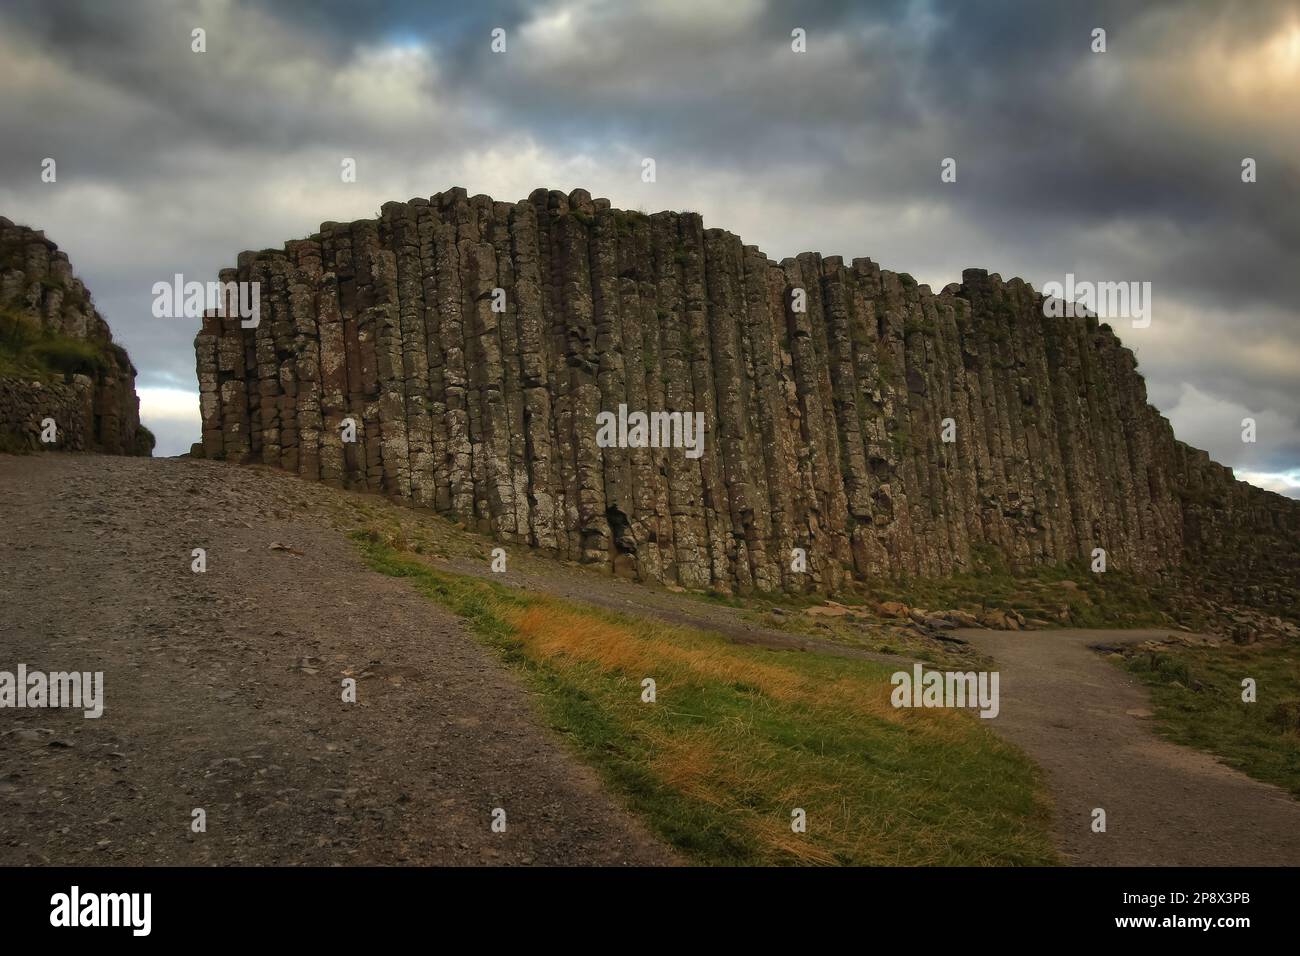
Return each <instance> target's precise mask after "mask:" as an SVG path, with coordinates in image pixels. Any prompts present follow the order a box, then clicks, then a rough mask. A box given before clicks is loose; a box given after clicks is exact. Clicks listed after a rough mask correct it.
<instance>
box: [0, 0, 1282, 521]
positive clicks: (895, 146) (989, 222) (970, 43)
mask: <svg viewBox="0 0 1300 956" xmlns="http://www.w3.org/2000/svg"><path fill="white" fill-rule="evenodd" d="M498 27H499V28H502V29H504V30H505V31H506V34H505V36H506V51H505V52H504V53H494V52H492V50H491V46H490V45H491V40H492V31H493V30H494V29H495V28H498ZM195 28H202V29H203V30H205V31H206V44H207V51H206V52H204V53H196V52H193V51H192V49H191V46H192V40H191V37H192V31H193V30H194V29H195ZM796 28H800V29H803V30H804V31H806V36H807V51H806V52H804V53H796V52H794V51H793V50H792V49H791V31H792V30H794V29H796ZM1096 28H1103V29H1104V30H1105V31H1106V36H1105V42H1106V51H1105V52H1104V53H1096V52H1093V50H1092V46H1093V43H1094V40H1093V30H1094V29H1096ZM0 130H3V146H2V147H0V213H2V214H4V215H7V216H9V218H11V219H13V220H15V221H18V222H23V223H25V224H28V225H31V226H34V227H37V228H43V229H45V230H46V233H47V235H48V236H50V237H51V238H52V239H54V240H55V241H56V242H58V243H59V245H60V246H61V247H62V248H64V249H66V250H67V251H68V253H69V255H70V256H71V258H72V262H73V266H74V268H75V269H76V270H77V273H78V274H79V275H80V276H81V277H82V278H83V279H84V280H85V281H86V283H87V285H88V286H89V287H90V289H91V291H92V292H93V294H94V296H95V300H96V303H97V305H98V307H99V309H100V311H101V312H102V313H103V314H104V315H105V317H106V318H107V319H108V321H109V323H110V325H111V326H112V328H113V330H114V334H115V336H116V337H117V339H118V340H120V341H121V342H123V343H124V344H125V345H126V347H127V349H128V350H129V351H130V353H131V356H132V358H133V360H134V361H135V363H136V366H137V367H138V368H139V370H140V380H139V388H140V393H141V397H142V406H143V412H144V418H145V421H146V423H147V424H148V425H149V426H150V427H151V428H153V430H154V431H155V432H156V433H157V434H158V436H159V449H158V452H159V453H160V454H176V453H179V452H181V451H184V450H187V449H188V447H189V444H190V442H192V441H194V440H197V438H198V410H197V394H196V385H195V379H194V358H193V350H192V340H193V335H194V324H195V323H193V322H189V321H185V320H174V319H155V318H153V317H152V315H151V309H150V305H151V301H152V294H151V289H152V286H153V284H154V283H155V282H157V281H159V280H166V279H169V278H170V277H171V276H172V275H173V274H174V273H176V272H180V273H183V274H184V275H185V276H186V278H194V279H199V280H202V281H207V280H208V279H213V278H215V277H216V273H217V270H218V269H219V268H221V267H223V266H228V265H233V264H234V262H235V256H236V254H237V253H238V252H239V251H240V250H243V249H257V248H264V247H267V246H273V245H275V246H279V245H282V244H283V242H284V241H285V240H287V239H290V238H295V237H301V236H304V235H307V234H309V233H310V232H312V231H314V230H315V229H316V228H317V226H318V225H319V223H321V222H322V221H325V220H335V219H336V220H347V219H353V218H361V217H365V216H371V215H375V214H376V213H377V211H378V209H379V206H380V205H381V204H382V203H383V202H385V201H387V200H390V199H408V198H410V197H412V196H418V195H422V196H428V195H430V194H432V193H434V192H438V191H440V190H442V189H445V188H447V187H449V186H453V185H460V186H464V187H466V188H467V189H468V190H469V191H470V193H471V194H472V193H476V192H484V193H488V194H489V195H492V196H493V197H495V198H497V199H505V200H516V199H520V198H523V197H525V196H526V195H527V194H528V193H529V192H530V191H531V190H533V189H534V188H536V187H538V186H545V187H548V188H555V189H564V190H568V189H572V188H574V187H577V186H581V187H584V188H586V189H589V190H591V192H592V193H593V194H594V195H599V196H607V197H609V199H610V200H611V201H612V202H613V203H614V205H616V206H621V207H626V208H632V209H637V208H640V209H643V210H646V211H655V210H658V209H692V210H696V211H699V212H700V213H702V214H703V216H704V220H705V224H706V225H709V226H721V227H724V228H727V229H730V230H731V231H733V232H736V233H738V234H740V235H741V236H743V237H744V238H745V240H746V241H747V242H753V243H757V244H758V245H759V246H761V247H762V248H763V250H764V251H765V252H767V253H768V254H769V255H771V256H773V257H774V258H778V259H779V258H782V257H784V256H788V255H794V254H796V253H798V252H801V251H804V250H816V251H819V252H822V253H824V254H827V255H836V254H838V255H844V256H846V257H848V256H861V255H866V256H870V257H872V258H873V259H875V260H876V261H878V262H880V263H881V264H882V265H883V266H885V267H886V268H892V269H896V270H899V271H906V272H911V273H912V274H913V275H915V276H916V277H917V278H918V279H919V280H920V281H922V282H928V283H930V284H931V285H932V286H933V287H935V288H936V289H937V288H940V287H942V286H943V285H945V284H946V283H948V282H950V281H954V280H957V279H959V278H960V274H961V270H962V269H963V268H965V267H970V266H978V267H983V268H987V269H989V270H990V271H995V272H999V273H1001V274H1002V275H1003V276H1004V277H1010V276H1013V275H1019V276H1023V277H1024V278H1025V279H1027V280H1028V281H1030V282H1032V283H1033V284H1034V286H1035V287H1036V288H1042V286H1043V284H1044V283H1046V282H1049V281H1053V280H1056V281H1062V280H1063V279H1064V276H1065V274H1066V273H1073V274H1074V275H1075V276H1077V277H1078V278H1080V279H1092V280H1096V281H1149V282H1150V283H1151V284H1152V292H1153V300H1152V321H1151V323H1150V326H1149V327H1148V328H1145V329H1136V328H1131V327H1130V326H1129V324H1128V323H1127V322H1125V321H1123V320H1119V321H1116V322H1115V323H1114V324H1115V326H1116V330H1117V332H1119V334H1120V336H1121V338H1122V339H1123V341H1124V342H1125V344H1126V345H1129V346H1130V347H1132V348H1133V349H1134V350H1135V351H1136V353H1137V355H1138V358H1139V361H1140V365H1141V368H1142V370H1143V372H1144V373H1145V374H1146V377H1147V383H1148V387H1149V390H1150V395H1151V400H1152V402H1153V403H1154V404H1155V405H1156V406H1157V407H1158V408H1160V409H1161V410H1162V411H1163V412H1164V413H1165V414H1167V415H1168V416H1169V417H1170V419H1171V420H1172V421H1173V423H1174V427H1175V430H1176V432H1177V433H1178V435H1179V437H1181V438H1183V439H1184V440H1186V441H1189V442H1191V443H1192V444H1194V445H1197V446H1199V447H1202V448H1206V449H1208V450H1209V451H1210V452H1211V454H1212V455H1213V456H1214V457H1215V458H1217V459H1218V460H1220V461H1222V462H1223V463H1225V464H1228V465H1231V466H1232V467H1234V468H1235V469H1236V470H1237V472H1238V474H1239V475H1240V476H1242V477H1247V478H1249V480H1252V481H1254V482H1255V483H1257V484H1261V485H1263V486H1265V487H1271V488H1274V489H1276V490H1279V491H1283V492H1285V493H1288V494H1291V495H1293V496H1296V497H1300V312H1298V311H1297V309H1298V308H1300V7H1297V5H1296V4H1295V3H1294V2H1267V0H1249V2H1247V0H1242V2H1235V3H1234V2H1217V3H1210V2H1204V3H1202V2H1160V0H1146V2H1143V3H1141V4H1135V3H1128V2H1117V3H1097V4H1091V5H1089V4H1084V3H1074V4H1068V5H1066V4H1045V3H1041V2H1038V0H1027V2H1024V3H1013V2H981V3H968V2H957V0H954V2H951V3H940V2H928V3H927V2H897V3H889V2H870V3H867V2H864V3H841V2H824V3H816V2H801V3H798V4H795V3H781V2H776V0H769V2H762V0H716V2H715V0H654V2H647V3H644V4H642V3H633V2H630V0H551V2H546V0H543V2H536V3H523V2H516V3H504V2H500V3H499V2H492V0H475V2H474V3H466V2H462V0H456V2H449V3H431V2H427V0H425V2H410V3H389V4H379V3H373V4H372V3H365V2H359V0H346V2H345V0H320V2H306V0H303V2H269V0H268V2H253V0H245V2H238V0H182V2H163V0H158V2H145V0H119V2H113V3H102V2H95V0H86V2H82V3H74V2H61V0H6V2H5V3H4V4H3V6H0ZM45 157H53V158H54V159H55V160H56V162H57V171H58V178H57V182H55V183H43V182H42V181H41V177H40V170H41V162H42V160H43V159H44V158H45ZM344 157H352V158H355V159H356V162H357V181H356V182H355V183H344V182H342V181H341V177H340V164H341V162H342V159H343V158H344ZM644 157H653V158H654V159H655V161H656V165H657V172H658V179H657V182H654V183H644V182H642V181H641V175H640V173H641V160H642V159H643V158H644ZM946 157H951V158H954V159H955V160H956V161H957V181H956V182H953V183H944V182H941V180H940V175H939V174H940V164H941V162H942V160H943V159H944V158H946ZM1246 157H1250V158H1253V159H1254V160H1255V161H1256V166H1257V180H1258V181H1257V182H1254V183H1243V182H1242V160H1243V159H1244V158H1246ZM1247 416H1249V417H1252V418H1254V419H1255V420H1256V422H1257V429H1258V441H1257V442H1256V443H1255V444H1253V445H1250V444H1244V443H1243V442H1242V441H1241V420H1242V418H1244V417H1247Z"/></svg>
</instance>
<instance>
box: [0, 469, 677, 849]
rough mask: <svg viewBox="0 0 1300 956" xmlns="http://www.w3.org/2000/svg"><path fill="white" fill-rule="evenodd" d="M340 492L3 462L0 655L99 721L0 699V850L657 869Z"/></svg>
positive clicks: (282, 483)
mask: <svg viewBox="0 0 1300 956" xmlns="http://www.w3.org/2000/svg"><path fill="white" fill-rule="evenodd" d="M338 494H339V493H338V492H334V491H332V490H331V489H327V488H324V487H322V486H315V485H310V484H307V483H305V482H300V481H298V480H297V479H295V478H293V477H291V476H286V475H275V474H269V473H266V472H261V471H258V470H253V469H237V468H233V467H230V466H225V465H221V464H217V463H210V462H202V461H190V460H184V459H164V460H152V461H150V460H141V459H130V458H104V457H91V456H80V455H65V454H48V455H34V456H29V457H13V456H9V455H0V527H2V528H3V533H2V535H0V602H2V604H0V670H8V671H11V672H12V671H15V670H16V669H17V665H18V664H19V663H25V664H26V665H27V666H28V668H29V669H31V670H43V671H53V670H71V669H75V670H79V671H103V672H104V684H105V706H104V715H103V717H101V718H99V719H97V720H95V719H85V718H83V717H82V715H81V712H80V711H79V710H77V711H73V710H65V709H58V710H55V709H21V710H19V709H8V708H6V709H4V710H0V865H5V864H71V865H95V864H112V863H117V864H154V863H157V864H219V863H241V864H317V865H330V864H341V863H343V864H375V863H412V864H478V863H538V864H561V865H563V864H588V863H592V864H620V863H665V862H672V861H673V859H674V857H673V856H672V855H671V853H670V852H669V851H668V850H667V849H666V848H665V847H663V846H662V845H661V844H660V843H659V842H658V841H657V840H656V839H654V838H652V837H651V836H650V835H649V834H648V833H647V832H646V831H645V830H644V829H643V828H642V827H641V826H640V824H639V823H638V822H637V821H635V820H633V819H632V818H631V817H630V816H629V815H628V814H627V813H626V812H624V811H623V810H622V809H621V808H620V807H619V806H617V805H616V804H615V802H614V801H613V799H612V798H611V797H610V796H608V795H607V794H606V793H605V792H604V791H603V790H602V789H601V787H600V786H599V784H598V782H597V780H596V779H595V776H594V774H593V773H592V772H591V771H589V770H588V769H587V768H585V767H583V766H581V765H580V764H579V763H578V762H577V761H576V760H575V759H574V758H573V757H572V756H571V755H570V754H569V753H568V752H567V751H566V750H565V748H564V747H563V746H562V744H561V743H560V742H559V741H558V740H557V739H556V738H555V737H554V735H553V734H552V733H551V732H550V731H549V730H547V729H546V728H545V727H544V726H543V723H542V720H541V719H540V717H539V716H538V715H537V714H536V713H535V712H534V711H533V709H532V705H531V704H530V702H529V696H528V694H527V693H526V692H525V691H524V690H523V689H522V687H521V686H519V684H518V682H517V681H516V679H515V678H514V676H513V675H511V674H510V673H509V672H508V671H507V670H505V669H504V668H503V667H502V666H501V665H500V664H499V663H498V662H497V661H496V659H495V658H493V657H492V656H491V654H490V653H489V652H487V651H486V650H485V649H483V648H482V647H480V646H479V645H478V644H476V643H475V642H474V641H473V640H472V639H471V638H470V637H469V636H468V635H467V634H466V633H465V632H464V631H463V630H462V628H461V626H460V624H459V623H458V622H457V621H456V619H455V618H453V617H452V616H450V615H449V614H447V613H446V612H444V611H442V610H441V609H439V608H437V607H436V606H435V605H433V604H432V603H430V602H429V601H427V600H426V599H424V598H423V597H420V596H419V595H417V594H415V593H414V592H413V591H412V590H411V589H410V588H408V587H407V586H406V585H405V584H404V583H403V582H401V581H400V580H396V579H392V578H387V577H383V576H381V575H378V574H374V573H371V572H369V571H367V570H366V569H365V568H364V567H363V565H362V563H361V561H360V560H359V557H358V554H357V552H356V550H355V548H354V547H353V546H352V544H351V543H350V542H348V541H347V540H346V539H345V538H344V537H343V536H342V535H340V534H339V533H338V531H336V530H334V529H333V528H332V527H331V525H330V521H329V520H327V519H326V517H325V516H326V511H327V506H328V504H329V496H330V495H338ZM276 544H279V545H283V546H286V547H288V548H290V549H292V550H280V549H273V548H272V547H271V546H272V545H276ZM193 548H204V549H206V551H207V561H208V570H207V572H206V573H205V574H195V573H193V572H192V571H191V569H190V563H191V560H192V558H191V550H192V549H193ZM294 551H297V552H301V554H295V553H294ZM345 676H352V677H355V678H357V679H358V702H357V703H356V704H347V703H344V702H343V701H342V700H341V690H342V688H341V681H342V679H343V678H344V677H345ZM198 807H201V808H203V809H204V810H206V813H207V832H206V833H193V832H191V819H192V810H193V809H194V808H198ZM497 807H501V808H504V809H505V811H506V832H505V833H494V832H492V829H491V823H492V811H493V809H494V808H497Z"/></svg>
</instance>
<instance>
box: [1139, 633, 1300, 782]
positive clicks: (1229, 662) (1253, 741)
mask: <svg viewBox="0 0 1300 956" xmlns="http://www.w3.org/2000/svg"><path fill="white" fill-rule="evenodd" d="M1124 667H1125V668H1126V669H1127V670H1128V671H1130V672H1131V673H1132V674H1134V675H1136V676H1137V677H1138V678H1139V679H1140V680H1141V681H1142V682H1143V683H1144V684H1146V685H1147V686H1148V687H1149V688H1150V689H1151V700H1152V703H1153V704H1154V706H1155V719H1156V722H1157V728H1158V730H1159V732H1160V733H1161V734H1163V735H1164V736H1165V737H1167V738H1168V739H1170V740H1172V741H1174V742H1175V743H1180V744H1184V745H1186V746H1188V747H1195V748H1197V749H1199V750H1204V751H1207V752H1208V753H1212V754H1214V755H1215V756H1217V757H1219V758H1220V759H1222V760H1223V761H1224V763H1226V764H1228V765H1229V766H1231V767H1235V768H1236V769H1238V770H1240V771H1241V772H1242V773H1245V774H1248V775H1249V776H1252V777H1254V778H1255V779H1256V780H1263V781H1265V782H1267V783H1272V784H1276V785H1277V786H1279V787H1283V788H1285V789H1286V790H1289V791H1290V792H1291V794H1292V795H1293V796H1296V797H1300V647H1297V646H1296V645H1295V644H1294V643H1292V644H1250V645H1235V644H1222V645H1219V646H1218V647H1182V646H1171V647H1169V648H1168V649H1166V650H1161V651H1135V652H1131V653H1129V654H1127V655H1126V656H1125V659H1124ZM1248 677H1249V678H1252V679H1254V681H1255V687H1256V695H1257V696H1256V702H1255V703H1253V704H1249V703H1245V702H1244V701H1243V700H1242V699H1241V695H1242V691H1243V687H1242V680H1243V679H1245V678H1248Z"/></svg>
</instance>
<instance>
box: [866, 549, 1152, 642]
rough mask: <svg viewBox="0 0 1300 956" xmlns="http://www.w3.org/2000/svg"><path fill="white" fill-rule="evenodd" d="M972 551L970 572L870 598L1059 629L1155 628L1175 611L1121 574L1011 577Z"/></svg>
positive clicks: (1068, 570) (999, 559) (893, 586)
mask: <svg viewBox="0 0 1300 956" xmlns="http://www.w3.org/2000/svg"><path fill="white" fill-rule="evenodd" d="M971 550H972V553H973V555H974V558H975V562H974V563H975V567H974V569H973V570H971V571H966V572H962V573H959V574H954V575H953V576H951V577H947V578H903V579H899V580H898V581H895V582H880V583H878V584H873V585H872V588H871V591H872V595H873V596H874V597H875V598H876V599H877V600H884V601H901V602H903V603H905V604H908V605H911V606H913V607H923V608H927V609H929V610H945V609H950V608H969V609H976V608H998V609H1006V608H1012V609H1014V610H1017V611H1019V612H1020V613H1021V614H1023V615H1024V616H1025V617H1026V618H1037V619H1039V620H1044V621H1047V622H1049V623H1051V624H1055V625H1057V626H1060V627H1159V626H1164V625H1167V624H1168V623H1169V622H1170V620H1171V613H1170V612H1171V611H1172V610H1175V609H1176V603H1177V601H1176V598H1175V597H1174V596H1173V595H1172V593H1170V594H1166V593H1165V592H1164V591H1162V590H1161V589H1159V588H1158V587H1156V586H1154V585H1152V584H1151V583H1149V582H1144V581H1140V580H1138V579H1137V578H1135V577H1132V576H1131V575H1128V574H1125V573H1124V572H1123V571H1116V570H1111V571H1106V572H1105V573H1103V574H1094V573H1093V572H1092V571H1090V570H1089V568H1088V566H1087V565H1086V564H1057V565H1051V566H1046V567H1037V568H1032V569H1028V570H1026V571H1022V572H1016V573H1013V572H1012V571H1010V570H1008V567H1007V563H1006V559H1005V557H1004V556H1003V555H1002V553H1001V552H1000V551H998V550H997V549H996V548H994V547H991V546H988V545H981V546H976V547H974V548H972V549H971Z"/></svg>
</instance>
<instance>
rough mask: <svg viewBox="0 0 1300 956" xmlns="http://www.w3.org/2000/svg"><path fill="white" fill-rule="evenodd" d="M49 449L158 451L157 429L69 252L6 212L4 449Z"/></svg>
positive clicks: (2, 233) (0, 321)
mask: <svg viewBox="0 0 1300 956" xmlns="http://www.w3.org/2000/svg"><path fill="white" fill-rule="evenodd" d="M46 422H52V423H53V430H52V431H50V430H48V429H46V427H45V425H44V424H43V423H46ZM43 433H45V434H46V435H52V436H53V437H54V440H53V441H48V442H47V441H43V440H42V434H43ZM45 449H62V450H67V451H97V452H105V453H108V454H115V455H149V454H152V451H153V436H152V435H151V434H150V433H149V431H148V429H145V428H143V427H142V426H141V425H140V412H139V399H138V398H137V396H136V393H135V368H134V367H133V366H132V365H131V360H130V358H129V357H128V356H127V354H126V352H125V350H123V349H122V347H121V346H119V345H117V344H115V343H114V342H113V335H112V333H111V332H110V331H109V328H108V324H107V323H106V322H105V321H104V319H103V317H102V316H100V314H99V313H98V312H97V311H96V310H95V307H94V304H93V303H92V302H91V298H90V293H89V292H87V291H86V287H85V286H84V285H83V284H82V282H81V280H80V279H78V278H77V277H76V276H75V275H73V273H72V266H71V264H70V263H69V262H68V256H67V253H64V252H61V251H60V250H59V247H58V246H57V245H55V244H54V243H53V242H51V241H50V240H49V239H46V238H45V234H44V233H43V232H39V231H36V230H33V229H29V228H27V227H26V226H17V225H14V224H13V223H12V222H10V221H9V220H8V219H5V218H4V217H0V450H6V451H20V450H45Z"/></svg>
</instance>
